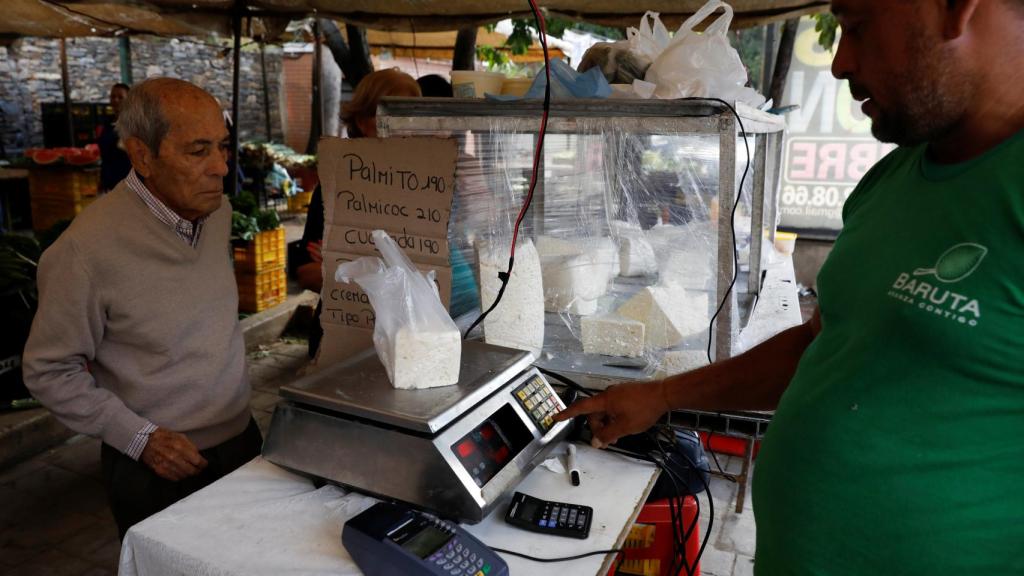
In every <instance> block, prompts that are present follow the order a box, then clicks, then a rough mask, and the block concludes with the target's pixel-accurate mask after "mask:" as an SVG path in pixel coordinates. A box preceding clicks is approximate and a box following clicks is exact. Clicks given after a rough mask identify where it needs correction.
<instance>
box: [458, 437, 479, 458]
mask: <svg viewBox="0 0 1024 576" xmlns="http://www.w3.org/2000/svg"><path fill="white" fill-rule="evenodd" d="M474 450H476V446H474V445H473V443H472V442H470V441H469V440H466V441H465V442H463V443H462V444H459V456H461V457H463V458H466V457H467V456H469V455H470V454H472V453H473V451H474Z"/></svg>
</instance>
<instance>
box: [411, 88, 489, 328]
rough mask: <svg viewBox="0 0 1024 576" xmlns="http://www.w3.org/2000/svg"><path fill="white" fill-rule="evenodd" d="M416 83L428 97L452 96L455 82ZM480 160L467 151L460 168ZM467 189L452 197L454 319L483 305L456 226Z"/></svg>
mask: <svg viewBox="0 0 1024 576" xmlns="http://www.w3.org/2000/svg"><path fill="white" fill-rule="evenodd" d="M416 83H417V84H419V85H420V90H422V92H423V97H424V98H451V97H452V85H451V83H450V82H448V81H447V80H445V79H444V78H442V77H441V76H439V75H437V74H428V75H426V76H420V77H419V78H417V79H416ZM476 162H477V159H476V158H473V157H472V156H469V155H466V154H463V153H460V154H459V160H458V163H459V166H460V170H464V169H465V167H467V166H470V165H475V164H476ZM464 178H465V175H464V176H463V181H464ZM470 189H472V187H471V188H470ZM464 191H465V190H464V187H463V186H462V185H459V186H456V187H455V194H454V196H453V198H452V217H451V222H452V225H451V227H450V228H449V230H448V248H449V250H448V261H449V262H450V263H451V266H452V295H451V302H450V304H449V306H448V308H449V312H450V313H451V316H452V318H458V317H459V316H462V315H463V314H465V313H467V312H469V311H470V310H473V309H474V308H478V307H479V306H480V289H479V287H478V286H477V285H476V274H474V273H473V267H472V266H470V264H469V260H467V259H466V256H465V255H464V254H463V251H462V250H460V249H459V244H460V242H459V240H460V238H459V236H458V234H457V232H459V231H458V230H456V229H455V226H454V223H455V222H458V220H457V217H458V214H459V211H460V210H463V209H465V201H464V200H463V199H460V198H459V194H460V193H461V192H464ZM464 243H465V242H463V244H464ZM469 249H471V248H469Z"/></svg>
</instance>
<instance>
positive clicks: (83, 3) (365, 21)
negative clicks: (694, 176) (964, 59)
mask: <svg viewBox="0 0 1024 576" xmlns="http://www.w3.org/2000/svg"><path fill="white" fill-rule="evenodd" d="M703 4H704V0H647V1H646V2H637V1H636V0H540V1H539V2H538V5H540V6H541V7H543V8H545V9H546V10H547V13H548V15H549V16H559V17H565V18H571V19H575V20H582V21H586V22H591V23H595V24H604V25H607V26H615V27H625V26H636V25H637V24H638V23H639V21H640V18H641V16H642V15H643V13H644V11H646V10H652V11H654V12H659V13H660V14H661V17H662V20H663V21H665V23H666V25H668V26H670V27H672V26H676V25H678V23H679V22H681V21H682V20H683V19H684V18H686V17H688V16H689V15H691V14H692V13H693V12H694V11H695V10H697V9H698V8H700V7H701V6H702V5H703ZM730 4H731V5H732V6H733V8H734V10H735V13H736V17H735V19H734V22H733V26H734V27H738V28H743V27H749V26H757V25H761V24H765V23H767V22H771V21H774V20H782V19H787V18H795V17H797V16H802V15H805V14H811V13H815V12H821V11H823V10H825V9H827V7H828V0H733V1H732V2H730ZM2 5H3V12H4V14H3V18H2V19H0V35H2V36H7V37H12V36H14V37H16V36H42V37H73V36H97V35H99V36H106V35H115V34H123V33H144V34H158V35H164V36H185V35H203V34H210V33H213V34H221V35H230V32H231V19H232V16H233V14H234V13H235V10H241V11H242V13H243V14H244V15H245V16H246V17H252V18H255V19H259V20H260V22H255V21H253V22H249V23H248V24H249V25H248V26H247V34H246V35H253V34H256V33H258V31H259V30H260V29H262V30H264V31H265V32H266V33H267V36H268V37H270V38H272V37H273V36H274V32H275V31H277V32H280V31H283V30H284V27H285V25H286V24H287V22H288V21H289V20H292V19H300V18H305V17H307V16H310V15H314V14H315V15H319V16H325V17H333V18H337V19H340V20H344V21H345V22H349V23H352V24H359V25H362V26H366V27H367V28H370V29H374V30H395V31H406V32H412V31H415V32H428V31H445V30H456V29H459V28H463V27H467V26H477V25H482V24H488V23H492V22H496V21H498V20H503V19H505V18H511V17H525V16H528V15H529V4H528V2H527V1H526V0H486V1H481V0H245V1H242V0H238V1H236V0H3V2H2Z"/></svg>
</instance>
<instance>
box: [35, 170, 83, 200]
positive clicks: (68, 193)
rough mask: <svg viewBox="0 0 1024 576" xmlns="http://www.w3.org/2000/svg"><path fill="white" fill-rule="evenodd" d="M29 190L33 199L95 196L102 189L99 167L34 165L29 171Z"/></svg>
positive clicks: (77, 198) (70, 198)
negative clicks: (44, 166)
mask: <svg viewBox="0 0 1024 576" xmlns="http://www.w3.org/2000/svg"><path fill="white" fill-rule="evenodd" d="M28 190H29V195H30V196H31V197H32V199H33V200H34V199H36V198H46V199H50V200H70V201H73V202H77V201H81V200H83V199H85V198H94V197H95V196H96V194H98V193H99V190H100V171H99V169H98V168H74V167H69V166H53V167H49V168H43V167H32V168H29V171H28Z"/></svg>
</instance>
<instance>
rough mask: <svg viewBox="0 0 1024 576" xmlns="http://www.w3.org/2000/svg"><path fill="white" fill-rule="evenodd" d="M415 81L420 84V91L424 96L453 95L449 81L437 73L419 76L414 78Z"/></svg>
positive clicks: (448, 96)
mask: <svg viewBox="0 0 1024 576" xmlns="http://www.w3.org/2000/svg"><path fill="white" fill-rule="evenodd" d="M416 83H417V84H419V85H420V91H421V92H423V97H424V98H451V97H452V96H454V93H453V92H452V84H451V82H449V81H447V80H445V79H444V77H442V76H441V75H439V74H427V75H426V76H420V77H419V78H417V79H416Z"/></svg>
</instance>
